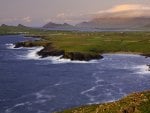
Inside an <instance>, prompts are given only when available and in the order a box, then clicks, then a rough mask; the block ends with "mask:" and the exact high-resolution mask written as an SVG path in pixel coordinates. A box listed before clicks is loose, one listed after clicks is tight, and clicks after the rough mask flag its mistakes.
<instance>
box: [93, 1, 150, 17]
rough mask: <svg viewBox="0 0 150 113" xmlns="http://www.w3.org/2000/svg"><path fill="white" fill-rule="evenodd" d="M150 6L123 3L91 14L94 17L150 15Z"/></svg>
mask: <svg viewBox="0 0 150 113" xmlns="http://www.w3.org/2000/svg"><path fill="white" fill-rule="evenodd" d="M149 12H150V7H149V6H144V5H141V4H122V5H117V6H114V7H112V8H110V9H106V10H101V11H98V12H96V13H93V14H91V16H93V17H141V16H146V17H149V16H150V13H149Z"/></svg>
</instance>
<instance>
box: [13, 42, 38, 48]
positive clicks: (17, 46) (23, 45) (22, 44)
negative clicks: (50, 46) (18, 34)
mask: <svg viewBox="0 0 150 113" xmlns="http://www.w3.org/2000/svg"><path fill="white" fill-rule="evenodd" d="M34 46H35V45H34V44H33V43H32V42H18V43H16V44H15V47H14V48H19V47H34Z"/></svg>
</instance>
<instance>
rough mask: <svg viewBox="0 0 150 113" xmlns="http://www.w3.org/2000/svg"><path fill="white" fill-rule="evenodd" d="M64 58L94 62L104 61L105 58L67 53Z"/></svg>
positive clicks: (96, 55) (95, 55)
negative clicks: (97, 60)
mask: <svg viewBox="0 0 150 113" xmlns="http://www.w3.org/2000/svg"><path fill="white" fill-rule="evenodd" d="M62 58H66V59H71V60H80V61H89V60H94V59H102V58H103V56H101V55H99V54H88V53H80V52H66V53H65V54H64V55H63V57H62Z"/></svg>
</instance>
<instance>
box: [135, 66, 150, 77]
mask: <svg viewBox="0 0 150 113" xmlns="http://www.w3.org/2000/svg"><path fill="white" fill-rule="evenodd" d="M134 69H135V70H136V74H148V75H150V71H149V66H147V65H139V66H135V67H134Z"/></svg>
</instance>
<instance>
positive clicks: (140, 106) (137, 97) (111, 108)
mask: <svg viewBox="0 0 150 113" xmlns="http://www.w3.org/2000/svg"><path fill="white" fill-rule="evenodd" d="M57 113H150V91H144V92H140V93H133V94H130V95H128V96H127V97H124V98H122V99H121V100H119V101H116V102H111V103H104V104H95V105H87V106H81V107H77V108H72V109H68V110H64V111H61V112H57Z"/></svg>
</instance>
